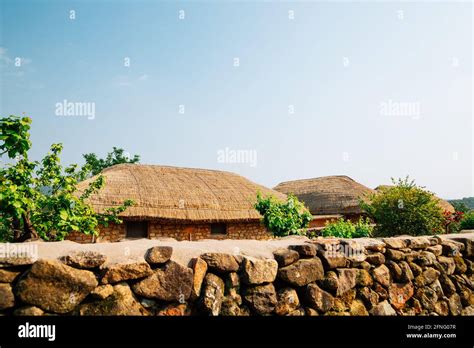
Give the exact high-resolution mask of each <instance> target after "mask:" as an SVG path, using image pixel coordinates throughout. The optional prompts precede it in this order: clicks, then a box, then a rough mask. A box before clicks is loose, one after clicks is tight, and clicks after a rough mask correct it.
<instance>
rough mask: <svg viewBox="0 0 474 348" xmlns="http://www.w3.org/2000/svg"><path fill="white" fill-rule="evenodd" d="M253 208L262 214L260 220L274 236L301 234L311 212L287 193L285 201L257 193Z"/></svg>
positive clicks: (309, 219) (309, 218)
mask: <svg viewBox="0 0 474 348" xmlns="http://www.w3.org/2000/svg"><path fill="white" fill-rule="evenodd" d="M255 209H256V210H257V211H258V212H259V213H260V214H261V215H262V217H263V218H262V222H263V224H264V225H265V227H266V228H267V229H269V230H270V231H271V232H273V235H275V236H279V237H282V236H288V235H292V234H303V233H304V232H303V231H302V229H304V228H306V227H308V224H309V222H310V221H311V219H312V216H311V214H310V213H309V212H308V210H307V209H306V208H305V206H304V205H303V203H301V202H300V201H299V200H298V198H296V197H295V196H293V195H288V199H287V201H286V202H281V201H279V200H277V199H276V198H274V197H273V196H269V197H266V198H264V197H262V195H261V194H260V192H259V193H257V202H256V203H255Z"/></svg>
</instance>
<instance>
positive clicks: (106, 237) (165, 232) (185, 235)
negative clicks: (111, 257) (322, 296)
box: [66, 220, 272, 243]
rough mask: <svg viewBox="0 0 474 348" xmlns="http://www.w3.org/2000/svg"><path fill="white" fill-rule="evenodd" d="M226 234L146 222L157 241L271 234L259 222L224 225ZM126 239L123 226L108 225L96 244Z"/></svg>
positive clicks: (81, 238) (74, 236)
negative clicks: (162, 239)
mask: <svg viewBox="0 0 474 348" xmlns="http://www.w3.org/2000/svg"><path fill="white" fill-rule="evenodd" d="M226 226H227V233H226V234H222V235H216V234H211V225H210V224H202V223H200V224H189V223H188V224H178V223H172V222H169V221H165V220H154V221H149V222H148V237H149V238H150V239H157V238H162V237H169V238H174V239H176V240H200V239H259V240H262V239H269V238H271V237H272V235H271V233H269V232H268V230H267V229H266V228H265V226H263V225H262V224H261V223H260V222H259V221H253V222H230V223H226ZM125 238H126V232H125V224H110V225H109V226H108V227H102V228H101V229H100V234H99V237H98V238H97V240H96V241H97V242H118V241H120V240H123V239H125ZM66 239H67V240H71V241H74V242H77V243H91V242H92V237H91V236H87V235H85V234H83V233H78V232H72V233H70V234H69V235H68V236H67V238H66Z"/></svg>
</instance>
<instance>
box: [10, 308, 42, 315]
mask: <svg viewBox="0 0 474 348" xmlns="http://www.w3.org/2000/svg"><path fill="white" fill-rule="evenodd" d="M43 314H44V311H43V310H42V309H41V308H38V307H35V306H25V307H21V308H18V309H15V310H14V311H13V315H14V316H17V317H24V316H26V317H35V316H41V315H43Z"/></svg>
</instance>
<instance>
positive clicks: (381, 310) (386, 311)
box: [369, 301, 397, 316]
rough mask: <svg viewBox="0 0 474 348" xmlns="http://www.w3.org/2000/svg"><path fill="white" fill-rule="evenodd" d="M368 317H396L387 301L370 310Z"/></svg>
mask: <svg viewBox="0 0 474 348" xmlns="http://www.w3.org/2000/svg"><path fill="white" fill-rule="evenodd" d="M369 313H370V315H376V316H387V315H390V316H392V315H397V312H395V310H394V309H393V308H392V306H390V303H388V301H382V302H380V303H379V304H378V305H376V306H374V307H373V308H372V309H371V310H370V312H369Z"/></svg>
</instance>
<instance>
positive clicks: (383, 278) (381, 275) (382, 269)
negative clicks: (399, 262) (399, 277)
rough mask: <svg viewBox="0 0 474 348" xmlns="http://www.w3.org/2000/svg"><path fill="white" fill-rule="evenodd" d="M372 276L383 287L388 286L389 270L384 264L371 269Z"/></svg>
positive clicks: (389, 279)
mask: <svg viewBox="0 0 474 348" xmlns="http://www.w3.org/2000/svg"><path fill="white" fill-rule="evenodd" d="M372 277H373V278H374V280H376V281H377V282H378V283H380V284H382V285H383V286H385V287H389V286H390V283H391V282H392V279H391V277H390V271H389V269H388V268H387V266H385V265H381V266H379V267H377V268H374V269H373V270H372Z"/></svg>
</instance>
